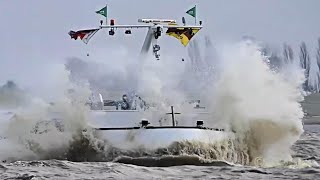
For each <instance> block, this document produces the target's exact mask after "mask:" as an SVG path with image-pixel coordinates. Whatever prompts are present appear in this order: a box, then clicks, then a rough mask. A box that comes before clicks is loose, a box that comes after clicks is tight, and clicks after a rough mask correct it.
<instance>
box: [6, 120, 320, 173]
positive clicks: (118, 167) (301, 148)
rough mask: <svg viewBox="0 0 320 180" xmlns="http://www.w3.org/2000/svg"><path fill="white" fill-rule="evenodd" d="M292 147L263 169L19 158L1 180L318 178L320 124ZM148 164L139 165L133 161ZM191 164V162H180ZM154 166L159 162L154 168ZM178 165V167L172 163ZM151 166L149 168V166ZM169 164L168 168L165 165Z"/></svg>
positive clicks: (173, 160) (195, 161)
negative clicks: (285, 158) (282, 159)
mask: <svg viewBox="0 0 320 180" xmlns="http://www.w3.org/2000/svg"><path fill="white" fill-rule="evenodd" d="M304 128H305V133H304V134H303V135H302V137H301V139H300V140H298V141H297V142H296V143H295V144H294V146H293V147H292V154H293V157H294V162H292V163H284V164H283V165H281V166H279V167H272V168H260V167H253V166H242V165H234V164H229V163H227V162H220V161H217V162H202V161H199V158H198V157H197V156H178V157H170V156H167V157H162V158H145V159H143V158H140V159H139V158H138V159H134V160H133V159H130V158H122V159H121V160H120V161H121V162H123V163H119V162H114V161H113V162H72V161H66V160H54V159H52V160H44V161H16V162H11V163H6V162H2V163H1V164H0V178H1V179H318V178H319V177H320V167H318V165H317V163H320V126H318V125H306V126H305V127H304ZM132 163H133V164H140V165H145V166H138V165H133V164H132ZM181 164H189V165H181ZM153 165H156V167H154V166H153ZM171 165H175V166H171ZM148 166H149V167H148ZM165 166H168V167H165Z"/></svg>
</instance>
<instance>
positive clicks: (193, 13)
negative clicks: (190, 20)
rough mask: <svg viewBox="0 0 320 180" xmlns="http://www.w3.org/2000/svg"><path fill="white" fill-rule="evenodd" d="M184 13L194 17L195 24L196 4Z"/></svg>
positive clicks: (195, 22)
mask: <svg viewBox="0 0 320 180" xmlns="http://www.w3.org/2000/svg"><path fill="white" fill-rule="evenodd" d="M186 13H187V14H189V15H190V16H192V17H194V24H197V6H196V5H195V6H194V7H193V8H191V9H189V10H188V11H187V12H186Z"/></svg>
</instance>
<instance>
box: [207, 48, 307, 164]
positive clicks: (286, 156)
mask: <svg viewBox="0 0 320 180" xmlns="http://www.w3.org/2000/svg"><path fill="white" fill-rule="evenodd" d="M220 52H221V53H220V55H221V56H220V59H219V60H220V65H221V66H220V67H219V71H218V72H219V73H218V76H219V77H218V81H217V82H216V83H214V85H213V87H212V88H211V89H210V90H211V92H210V91H209V92H208V93H210V94H211V96H212V104H211V107H212V112H213V114H214V116H215V120H218V121H220V122H224V123H227V124H229V125H230V127H229V128H230V129H232V130H234V131H236V132H237V137H238V138H239V139H240V142H241V144H242V145H243V146H244V148H248V153H249V156H250V163H251V164H253V165H254V164H256V163H257V162H255V161H256V160H257V158H258V159H261V160H262V164H263V165H264V166H273V165H275V164H277V163H279V162H280V161H281V160H284V161H290V160H292V158H291V156H290V148H291V146H292V145H293V143H294V142H296V141H297V140H298V139H299V137H300V135H301V134H302V133H303V126H302V118H303V111H302V108H301V105H300V104H299V102H300V101H301V100H302V99H303V96H302V94H301V91H300V87H301V85H302V83H303V81H304V76H303V71H300V70H298V71H296V73H295V74H294V76H295V77H296V78H295V79H296V81H291V82H290V81H286V79H285V78H284V77H283V76H282V74H281V73H276V72H273V71H272V70H271V69H270V68H269V66H268V64H267V62H268V59H267V57H265V56H263V55H262V53H261V51H260V50H259V47H257V46H256V45H255V44H253V43H247V42H245V43H240V44H237V45H232V46H231V47H230V46H228V47H224V48H222V49H221V51H220ZM261 160H259V162H261Z"/></svg>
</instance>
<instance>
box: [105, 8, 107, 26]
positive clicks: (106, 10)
mask: <svg viewBox="0 0 320 180" xmlns="http://www.w3.org/2000/svg"><path fill="white" fill-rule="evenodd" d="M105 11H106V25H108V4H106V9H105Z"/></svg>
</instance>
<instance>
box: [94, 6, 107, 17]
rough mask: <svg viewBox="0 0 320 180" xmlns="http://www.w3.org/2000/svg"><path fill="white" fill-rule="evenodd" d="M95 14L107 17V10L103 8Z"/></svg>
mask: <svg viewBox="0 0 320 180" xmlns="http://www.w3.org/2000/svg"><path fill="white" fill-rule="evenodd" d="M96 13H97V14H100V15H102V16H104V17H107V16H108V8H107V6H105V7H103V8H102V9H100V10H99V11H96Z"/></svg>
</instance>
